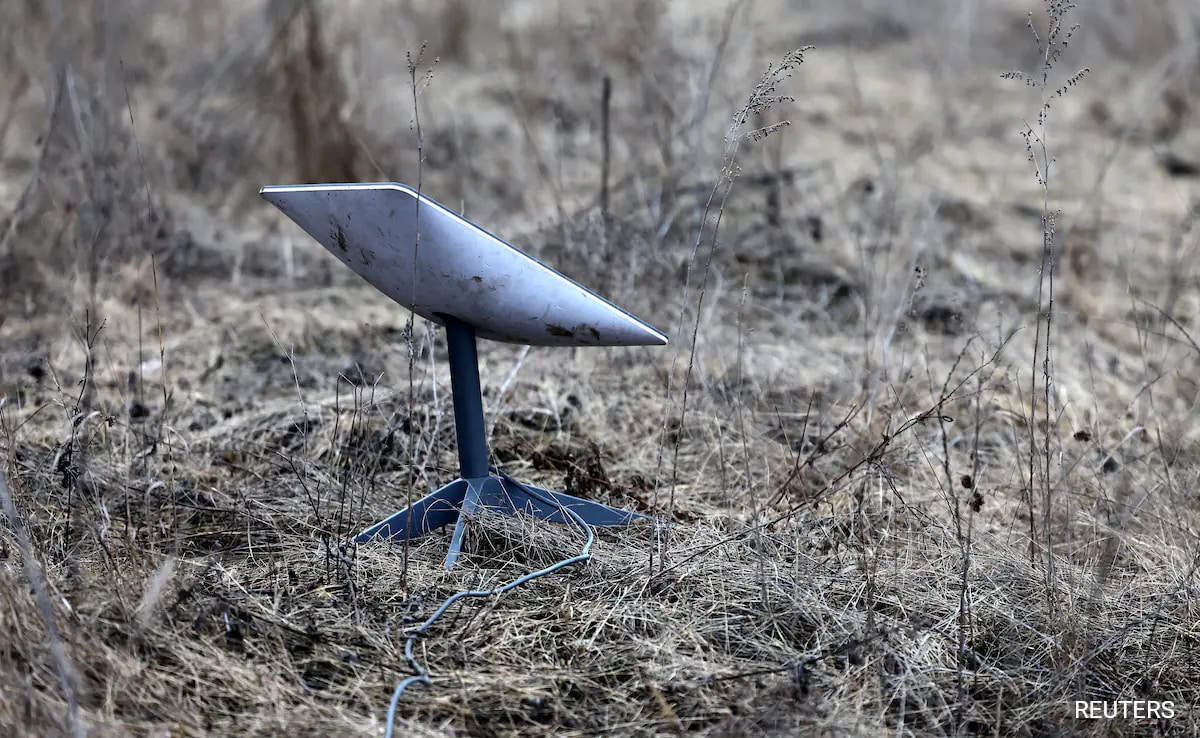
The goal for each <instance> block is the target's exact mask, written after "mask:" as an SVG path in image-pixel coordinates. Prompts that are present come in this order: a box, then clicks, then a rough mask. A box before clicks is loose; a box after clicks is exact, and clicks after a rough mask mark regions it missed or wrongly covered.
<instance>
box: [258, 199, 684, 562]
mask: <svg viewBox="0 0 1200 738" xmlns="http://www.w3.org/2000/svg"><path fill="white" fill-rule="evenodd" d="M260 194H261V195H262V196H263V197H264V198H266V199H267V200H268V201H269V202H271V203H272V204H274V205H275V206H276V207H278V208H279V209H280V210H282V211H283V212H284V214H286V215H287V216H288V217H289V218H291V219H292V220H294V221H295V222H296V223H297V224H299V226H300V227H301V228H303V229H304V230H305V231H306V232H307V233H308V234H309V235H310V236H312V237H313V238H315V239H316V240H317V241H318V242H320V243H321V244H322V245H323V246H325V248H326V249H328V250H329V251H330V252H331V253H332V254H333V255H334V256H336V257H338V259H340V260H341V261H342V263H343V264H345V265H346V266H348V267H350V268H351V269H353V270H354V271H355V272H356V273H357V274H358V275H359V276H361V277H362V278H363V279H365V280H367V281H368V282H370V283H371V284H372V285H374V286H375V288H376V289H378V290H379V291H380V292H383V293H384V294H385V295H387V296H388V297H390V298H392V299H393V300H395V301H396V302H398V303H400V304H401V305H403V306H405V307H407V308H408V309H410V310H412V311H413V312H415V313H417V314H418V315H421V316H423V317H425V318H428V319H429V320H432V321H434V322H436V323H439V324H441V325H442V326H444V327H445V329H446V341H447V344H448V348H449V358H450V379H451V383H452V386H453V390H454V427H455V434H456V437H457V440H458V459H459V467H460V478H459V479H456V480H455V481H453V482H451V483H450V484H448V485H446V486H444V487H442V488H441V489H439V490H437V491H435V492H433V493H431V494H428V495H426V496H425V497H423V498H422V499H420V500H418V501H417V502H415V503H413V505H412V506H410V507H408V508H405V509H404V510H401V511H400V512H398V513H396V514H395V515H392V516H391V517H389V518H387V519H386V520H383V521H381V522H379V523H376V524H375V525H372V526H371V527H369V528H367V529H366V530H364V531H363V532H362V533H360V534H359V535H358V536H357V537H356V540H357V541H358V542H359V543H367V542H369V541H372V540H375V539H379V538H383V539H388V540H393V541H397V540H408V539H411V538H416V537H418V536H421V535H424V534H425V533H428V532H430V531H432V530H435V529H437V528H440V527H442V526H444V525H448V524H450V523H455V528H454V535H453V536H452V538H451V541H450V551H449V553H448V554H447V555H446V568H447V569H448V568H450V567H451V566H453V565H454V563H455V561H457V560H458V558H459V556H460V554H461V552H462V546H463V538H464V534H465V532H466V526H467V521H468V519H469V518H470V517H471V516H472V515H473V514H475V512H476V511H478V510H479V509H481V508H485V507H486V508H489V509H491V510H494V511H497V512H500V513H504V514H515V513H516V512H517V511H523V512H526V513H528V514H530V515H533V516H535V517H538V518H540V519H542V520H547V521H551V522H556V523H565V522H568V521H569V520H570V517H569V514H568V513H567V512H566V511H567V510H569V511H570V512H571V513H574V514H575V516H578V517H579V518H581V519H582V520H583V521H584V522H586V523H588V524H589V525H629V524H630V523H633V522H635V521H638V520H651V519H652V518H650V517H648V516H646V515H642V514H639V513H634V512H630V511H628V510H622V509H620V508H616V507H610V506H608V505H603V504H600V503H598V502H593V501H591V500H585V499H582V498H579V497H574V496H572V495H568V494H564V493H562V492H551V491H549V490H544V489H539V488H537V487H532V486H529V485H526V484H522V483H521V482H518V481H516V480H515V479H513V478H512V477H509V476H508V475H504V474H497V473H493V470H492V467H491V466H490V465H489V464H488V449H487V431H486V426H485V425H484V419H483V398H482V393H481V391H480V384H479V363H478V354H477V349H476V339H477V338H486V339H490V340H493V341H503V342H507V343H518V344H528V345H535V346H640V345H651V346H655V345H657V346H661V345H664V344H666V342H667V337H666V336H665V335H664V334H663V333H662V332H660V331H658V330H656V329H655V328H653V327H652V326H650V325H649V324H647V323H645V322H644V321H642V320H640V319H638V318H636V317H634V316H633V315H630V314H629V313H628V312H626V311H624V310H622V309H621V308H619V307H617V306H616V305H613V304H612V303H611V302H609V301H608V300H605V299H604V298H603V297H600V296H599V295H597V294H595V293H594V292H591V291H590V290H588V289H586V288H585V287H583V286H581V285H579V284H578V283H576V282H573V281H571V280H570V279H568V278H567V277H564V276H563V275H562V274H559V273H558V272H556V271H554V270H553V269H551V268H550V267H548V266H546V265H545V264H542V263H541V262H540V261H538V260H537V259H534V258H533V257H531V256H529V255H528V254H526V253H524V252H522V251H519V250H518V249H516V248H514V247H513V246H511V245H509V244H507V243H505V242H504V241H502V240H500V239H499V238H497V237H496V236H493V235H492V234H490V233H488V232H487V231H485V230H483V229H482V228H480V227H479V226H477V225H475V224H474V223H472V222H470V221H469V220H467V219H466V218H463V217H462V216H460V215H458V214H456V213H455V212H454V211H452V210H450V209H448V208H446V207H444V206H442V205H440V204H438V203H437V202H434V201H433V200H431V199H430V198H428V197H426V196H425V195H422V194H420V193H418V192H417V191H416V190H414V189H412V188H411V187H408V186H406V185H402V184H397V183H394V182H381V183H361V184H323V185H276V186H270V187H264V188H263V189H262V191H261V193H260Z"/></svg>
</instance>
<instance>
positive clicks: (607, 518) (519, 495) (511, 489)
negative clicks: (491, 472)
mask: <svg viewBox="0 0 1200 738" xmlns="http://www.w3.org/2000/svg"><path fill="white" fill-rule="evenodd" d="M500 482H501V484H503V485H504V491H505V492H507V493H508V496H509V498H510V499H511V500H512V506H513V507H514V508H516V509H517V510H522V511H524V512H526V513H529V514H530V515H533V516H534V517H536V518H540V519H541V520H546V521H548V522H551V523H570V522H571V519H570V518H569V517H567V515H566V514H564V513H563V511H562V510H561V509H560V508H559V505H561V506H562V507H565V508H568V509H570V510H571V511H572V512H574V513H575V514H576V515H578V516H579V517H580V518H582V519H583V521H584V522H585V523H587V524H588V525H630V524H632V523H634V522H635V521H638V520H654V518H651V517H650V516H648V515H642V514H641V513H635V512H632V511H630V510H622V509H621V508H619V507H612V506H610V505H604V504H601V503H599V502H593V501H592V500H585V499H583V498H582V497H575V496H573V495H569V494H567V493H565V492H551V491H550V490H547V489H542V488H541V487H534V486H533V485H528V484H526V485H523V486H525V487H528V488H529V489H531V490H533V491H534V492H536V493H537V494H540V495H542V496H543V497H546V498H547V499H550V500H553V501H554V502H556V503H558V504H557V505H547V504H546V503H544V502H542V501H541V500H539V499H537V498H536V497H531V496H530V495H528V494H526V493H525V491H524V490H522V489H521V487H520V486H517V485H515V484H512V483H511V482H508V481H506V480H500Z"/></svg>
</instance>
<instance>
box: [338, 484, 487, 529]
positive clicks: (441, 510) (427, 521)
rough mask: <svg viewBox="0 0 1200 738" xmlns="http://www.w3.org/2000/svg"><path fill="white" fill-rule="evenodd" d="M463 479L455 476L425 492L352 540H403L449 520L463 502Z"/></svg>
mask: <svg viewBox="0 0 1200 738" xmlns="http://www.w3.org/2000/svg"><path fill="white" fill-rule="evenodd" d="M467 487H468V485H467V482H466V480H463V479H456V480H455V481H453V482H451V483H450V484H447V485H446V486H445V487H442V488H441V489H439V490H437V491H436V492H431V493H430V494H428V495H425V496H424V497H422V498H421V499H420V500H417V501H416V502H414V503H413V504H412V507H407V508H405V509H403V510H401V511H400V512H398V513H396V514H395V515H392V516H391V517H389V518H387V519H386V520H383V521H381V522H378V523H376V524H375V525H372V526H371V527H370V528H367V529H366V530H364V531H363V532H362V533H359V534H358V536H357V538H355V540H356V541H358V542H359V543H367V542H369V541H371V540H374V539H376V538H384V539H387V540H392V541H403V540H406V539H410V538H417V537H418V536H423V535H425V534H426V533H428V532H430V531H432V530H435V529H437V528H441V527H442V526H444V525H449V524H450V523H453V522H454V520H455V518H457V517H458V510H459V508H460V507H461V506H462V505H463V499H464V497H465V496H466V493H467Z"/></svg>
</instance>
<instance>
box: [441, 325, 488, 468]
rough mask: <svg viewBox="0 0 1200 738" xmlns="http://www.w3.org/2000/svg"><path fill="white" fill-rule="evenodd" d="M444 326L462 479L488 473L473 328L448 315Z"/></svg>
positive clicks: (481, 394)
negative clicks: (448, 354)
mask: <svg viewBox="0 0 1200 738" xmlns="http://www.w3.org/2000/svg"><path fill="white" fill-rule="evenodd" d="M445 325H446V344H447V346H448V348H449V353H450V386H451V387H452V388H453V392H454V433H455V436H456V437H457V438H458V471H459V474H460V475H461V476H462V478H463V479H478V478H480V477H486V476H488V450H487V427H486V426H485V425H484V422H483V391H482V390H481V389H480V387H479V354H478V352H477V351H476V349H475V329H474V328H472V327H471V326H470V325H468V324H467V323H464V322H462V321H461V320H458V319H457V318H450V317H447V318H445Z"/></svg>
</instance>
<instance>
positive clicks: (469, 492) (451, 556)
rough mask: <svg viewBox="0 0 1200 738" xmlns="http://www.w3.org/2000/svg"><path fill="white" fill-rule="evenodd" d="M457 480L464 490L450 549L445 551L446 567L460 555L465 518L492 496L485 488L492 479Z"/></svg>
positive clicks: (465, 528)
mask: <svg viewBox="0 0 1200 738" xmlns="http://www.w3.org/2000/svg"><path fill="white" fill-rule="evenodd" d="M459 481H461V482H462V483H463V485H465V486H466V490H465V491H464V493H463V498H462V510H461V512H460V513H459V516H458V522H457V523H455V524H454V535H453V536H451V537H450V550H449V551H448V552H447V553H446V568H447V569H449V568H450V567H452V566H454V563H455V562H456V561H458V557H459V556H461V555H462V547H463V538H464V537H465V535H466V532H467V519H468V518H469V517H471V516H472V515H474V514H475V513H476V511H478V510H479V508H480V507H483V506H485V505H488V502H489V499H488V498H490V497H491V496H492V495H490V494H489V493H488V491H487V489H486V488H487V486H488V483H489V482H490V481H492V480H490V479H488V478H487V477H478V478H475V479H463V480H459Z"/></svg>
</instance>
